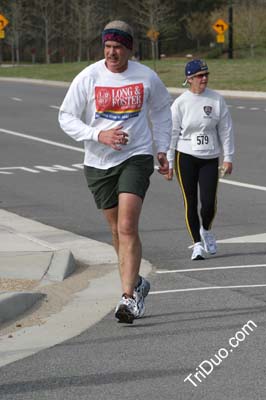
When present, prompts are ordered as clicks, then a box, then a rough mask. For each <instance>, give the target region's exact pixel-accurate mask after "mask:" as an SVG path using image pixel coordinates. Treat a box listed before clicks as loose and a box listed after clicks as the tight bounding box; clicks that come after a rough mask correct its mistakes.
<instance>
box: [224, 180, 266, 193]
mask: <svg viewBox="0 0 266 400" xmlns="http://www.w3.org/2000/svg"><path fill="white" fill-rule="evenodd" d="M219 181H220V182H222V183H227V184H228V185H234V186H240V187H245V188H249V189H256V190H263V191H265V192H266V187H265V186H258V185H250V184H249V183H242V182H237V181H231V180H228V179H219Z"/></svg>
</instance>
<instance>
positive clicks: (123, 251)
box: [104, 193, 142, 296]
mask: <svg viewBox="0 0 266 400" xmlns="http://www.w3.org/2000/svg"><path fill="white" fill-rule="evenodd" d="M141 208H142V199H141V198H140V197H139V196H137V195H134V194H132V193H121V194H120V195H119V206H118V207H114V208H110V209H107V210H104V215H105V217H106V219H107V222H108V223H109V225H110V228H111V232H112V238H113V245H114V248H115V250H116V252H117V254H118V259H119V269H120V277H121V284H122V291H123V293H126V294H127V295H129V296H132V295H133V292H134V288H135V285H136V283H137V281H138V274H139V268H140V262H141V256H142V251H141V242H140V239H139V234H138V223H139V216H140V212H141Z"/></svg>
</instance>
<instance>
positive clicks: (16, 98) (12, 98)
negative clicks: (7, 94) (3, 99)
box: [11, 97, 22, 101]
mask: <svg viewBox="0 0 266 400" xmlns="http://www.w3.org/2000/svg"><path fill="white" fill-rule="evenodd" d="M11 100H14V101H22V99H20V98H19V97H11Z"/></svg>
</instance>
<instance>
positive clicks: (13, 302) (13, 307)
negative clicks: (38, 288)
mask: <svg viewBox="0 0 266 400" xmlns="http://www.w3.org/2000/svg"><path fill="white" fill-rule="evenodd" d="M44 297H45V294H43V293H38V292H8V293H6V292H0V323H3V322H7V321H9V320H10V319H14V318H16V317H18V316H19V315H21V314H23V313H24V312H26V311H28V310H29V309H30V308H31V307H32V306H34V304H36V302H37V301H39V300H41V299H43V298H44Z"/></svg>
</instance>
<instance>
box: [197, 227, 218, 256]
mask: <svg viewBox="0 0 266 400" xmlns="http://www.w3.org/2000/svg"><path fill="white" fill-rule="evenodd" d="M200 236H201V239H202V241H203V245H204V250H205V251H206V252H207V253H209V254H216V252H217V244H216V240H215V236H214V234H213V233H212V232H211V231H206V230H205V229H204V228H203V227H201V228H200Z"/></svg>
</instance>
